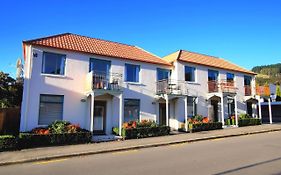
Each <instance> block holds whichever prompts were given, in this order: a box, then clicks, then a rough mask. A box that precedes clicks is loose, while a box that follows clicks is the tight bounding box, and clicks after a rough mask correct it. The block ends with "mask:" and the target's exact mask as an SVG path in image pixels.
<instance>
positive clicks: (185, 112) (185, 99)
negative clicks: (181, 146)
mask: <svg viewBox="0 0 281 175" xmlns="http://www.w3.org/2000/svg"><path fill="white" fill-rule="evenodd" d="M184 120H185V124H184V126H185V131H187V129H188V126H187V96H186V97H185V98H184Z"/></svg>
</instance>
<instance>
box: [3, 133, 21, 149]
mask: <svg viewBox="0 0 281 175" xmlns="http://www.w3.org/2000/svg"><path fill="white" fill-rule="evenodd" d="M16 147H17V139H16V137H15V136H12V135H2V136H0V151H6V150H14V149H16Z"/></svg>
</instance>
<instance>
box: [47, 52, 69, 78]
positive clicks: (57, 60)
mask: <svg viewBox="0 0 281 175" xmlns="http://www.w3.org/2000/svg"><path fill="white" fill-rule="evenodd" d="M65 60H66V56H65V55H61V54H56V53H49V52H44V53H43V64H42V73H44V74H55V75H64V68H65Z"/></svg>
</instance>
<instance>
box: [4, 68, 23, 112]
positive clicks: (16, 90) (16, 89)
mask: <svg viewBox="0 0 281 175" xmlns="http://www.w3.org/2000/svg"><path fill="white" fill-rule="evenodd" d="M22 92H23V84H22V82H17V81H16V80H15V79H13V78H12V77H10V76H9V74H7V73H4V72H2V71H0V108H6V107H16V106H20V104H21V101H22Z"/></svg>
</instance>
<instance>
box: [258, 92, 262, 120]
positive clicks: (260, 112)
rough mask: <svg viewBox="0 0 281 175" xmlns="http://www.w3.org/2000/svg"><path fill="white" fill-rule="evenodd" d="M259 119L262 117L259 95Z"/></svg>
mask: <svg viewBox="0 0 281 175" xmlns="http://www.w3.org/2000/svg"><path fill="white" fill-rule="evenodd" d="M258 100H259V119H261V118H262V116H261V115H262V114H261V97H260V96H259V99H258Z"/></svg>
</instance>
